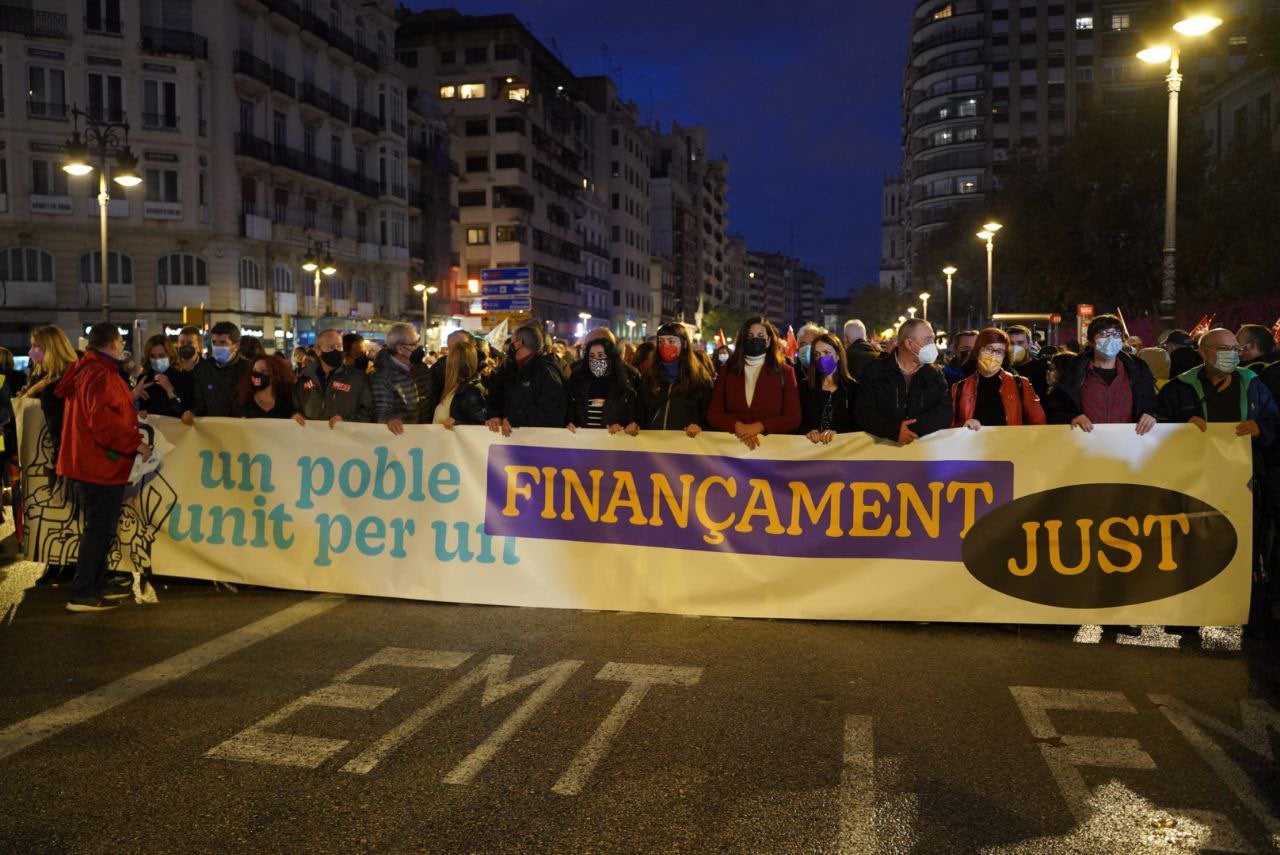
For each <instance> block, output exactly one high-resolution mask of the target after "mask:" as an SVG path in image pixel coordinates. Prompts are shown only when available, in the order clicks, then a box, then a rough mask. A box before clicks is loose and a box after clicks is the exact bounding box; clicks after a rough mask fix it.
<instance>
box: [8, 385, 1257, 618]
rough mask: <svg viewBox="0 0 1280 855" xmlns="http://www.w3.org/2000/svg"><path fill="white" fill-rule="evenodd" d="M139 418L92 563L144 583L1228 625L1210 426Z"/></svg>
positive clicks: (63, 542) (1216, 436)
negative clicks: (830, 438)
mask: <svg viewBox="0 0 1280 855" xmlns="http://www.w3.org/2000/svg"><path fill="white" fill-rule="evenodd" d="M36 417H37V418H38V410H37V411H36ZM30 418H31V410H30V409H28V410H27V412H26V417H25V418H24V421H25V422H26V423H27V425H28V427H29V426H30V424H31V422H30ZM153 424H154V425H156V427H157V428H158V429H159V430H160V431H161V432H163V434H164V435H165V436H167V437H168V439H169V440H170V441H171V442H172V443H173V445H174V448H173V450H172V451H171V452H170V453H169V454H168V455H167V457H166V458H165V461H164V465H163V466H162V467H161V469H160V472H159V473H158V475H157V476H155V477H153V478H152V479H151V480H149V481H148V482H147V483H145V484H144V485H142V486H141V487H140V488H139V489H138V490H136V491H135V494H134V496H133V498H132V499H131V504H130V509H131V510H130V511H129V512H128V513H127V514H126V518H125V520H124V522H123V523H122V529H121V548H120V549H118V550H117V551H116V553H115V555H116V557H117V559H119V560H121V561H124V562H126V563H130V566H133V567H143V566H145V564H146V557H147V552H148V550H149V555H150V566H151V568H152V569H153V571H154V572H155V573H159V574H170V575H178V576H186V577H195V578H203V579H211V580H219V581H228V582H243V583H253V584H259V585H269V586H276V587H281V588H294V589H302V590H313V591H331V592H338V593H350V594H369V595H377V596H390V597H406V598H412V599H423V600H442V601H452V602H469V603H494V604H504V605H523V606H543V607H554V608H586V609H617V610H626V611H655V612H671V613H681V614H706V615H732V616H745V617H781V618H818V619H865V620H915V621H997V622H1026V623H1060V624H1079V623H1092V624H1176V625H1227V624H1239V623H1242V622H1244V620H1245V619H1246V617H1247V612H1248V600H1249V574H1250V561H1249V555H1250V549H1251V526H1252V516H1251V498H1250V490H1249V479H1250V477H1251V450H1250V446H1249V441H1248V439H1245V438H1240V437H1236V436H1235V435H1234V433H1233V430H1232V426H1229V425H1222V426H1212V427H1211V428H1210V429H1209V431H1208V433H1206V434H1202V433H1200V432H1199V431H1198V430H1197V429H1196V428H1194V427H1190V426H1160V427H1158V428H1157V429H1156V430H1155V431H1154V432H1152V433H1151V434H1149V435H1147V436H1145V437H1138V436H1136V435H1135V434H1134V432H1133V428H1132V427H1131V426H1115V427H1099V428H1097V429H1096V430H1095V431H1094V432H1093V433H1092V434H1083V433H1081V432H1079V431H1072V430H1070V429H1068V428H1067V427H1065V426H1063V427H1058V426H1047V427H1012V428H987V429H984V430H982V431H980V432H977V433H974V432H971V431H967V430H951V431H944V432H942V433H940V434H935V435H933V436H929V437H925V438H924V439H922V440H920V441H917V442H915V443H913V444H912V445H910V446H907V447H903V448H899V447H897V446H896V445H893V444H890V443H885V442H881V441H876V440H874V439H872V438H871V437H869V436H867V435H865V434H848V435H841V436H839V437H837V439H836V440H835V441H834V442H833V443H832V444H831V445H829V446H819V445H813V444H811V443H810V442H808V441H807V440H806V439H804V438H803V437H791V436H770V437H765V438H764V442H763V444H762V446H761V447H760V448H759V449H757V450H755V451H754V452H749V451H747V450H746V449H745V448H744V447H743V446H742V445H741V443H739V442H738V441H737V440H736V439H734V438H733V437H732V436H729V435H724V434H714V433H704V434H702V435H701V436H698V437H696V438H689V437H687V436H685V435H684V434H683V433H678V432H670V433H668V432H644V433H641V435H640V436H638V437H630V436H626V435H621V434H620V435H616V436H610V435H608V434H607V433H605V432H603V431H580V432H578V433H577V434H571V433H569V432H568V431H567V430H550V429H524V430H517V431H515V433H514V435H513V436H512V437H510V438H503V437H501V436H499V435H496V434H493V433H490V432H489V431H487V430H485V429H483V428H458V429H456V430H454V431H447V430H444V429H443V428H439V427H434V426H409V427H406V430H405V433H404V435H403V436H399V437H396V436H392V435H391V434H390V433H389V432H388V431H387V429H386V428H385V427H383V426H381V425H354V424H340V425H338V426H337V427H336V429H334V430H330V429H329V428H328V426H327V425H326V424H324V423H318V422H317V423H312V424H309V425H308V426H307V427H305V428H304V427H300V426H298V425H297V424H295V423H294V422H291V421H269V420H255V421H243V420H234V419H204V420H201V421H199V422H198V423H197V424H196V425H195V426H194V427H191V428H188V427H185V426H183V425H182V424H180V423H179V422H177V421H174V420H169V419H156V420H153ZM27 433H28V434H29V433H30V431H29V430H28V431H27ZM36 445H38V444H36V443H33V442H32V441H31V440H28V441H26V442H24V443H23V446H24V457H30V456H31V455H32V454H33V452H31V451H30V450H29V447H31V446H36ZM41 460H42V458H41V456H40V455H39V454H38V453H36V454H35V460H34V461H30V460H29V461H26V465H24V472H27V471H34V470H32V464H33V463H34V464H35V468H36V470H38V469H39V465H40V463H41ZM27 481H29V482H30V484H29V487H30V490H29V492H28V499H29V501H30V504H29V510H28V518H29V520H34V521H37V522H38V524H39V527H40V532H39V536H38V537H33V538H29V539H28V542H27V545H28V549H29V550H30V552H31V557H33V558H35V559H37V560H44V558H45V557H46V556H48V555H50V554H52V553H51V551H50V546H51V545H52V546H53V547H54V548H55V549H56V550H57V551H58V554H59V555H60V556H62V557H63V558H64V559H65V557H66V554H67V551H68V544H71V545H72V546H73V545H74V526H73V525H71V524H70V522H69V521H70V518H71V517H72V516H73V515H74V514H73V510H74V509H71V508H69V506H66V505H65V500H60V501H63V504H62V505H58V502H54V503H53V506H49V505H48V503H47V502H46V504H45V505H42V504H41V501H38V500H37V501H31V500H36V499H37V495H38V496H40V497H43V498H44V499H48V497H49V496H50V495H55V494H58V491H56V490H55V489H54V488H52V487H48V486H47V485H45V489H43V490H42V489H41V488H42V485H41V484H40V483H38V482H39V479H38V478H34V479H33V478H28V479H27ZM58 495H60V494H58Z"/></svg>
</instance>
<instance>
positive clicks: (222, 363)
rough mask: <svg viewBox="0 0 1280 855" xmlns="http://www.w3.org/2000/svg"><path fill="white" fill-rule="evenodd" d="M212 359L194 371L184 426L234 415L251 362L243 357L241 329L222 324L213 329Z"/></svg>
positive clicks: (210, 339) (228, 322)
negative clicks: (240, 387)
mask: <svg viewBox="0 0 1280 855" xmlns="http://www.w3.org/2000/svg"><path fill="white" fill-rule="evenodd" d="M209 342H210V351H211V352H212V354H213V358H212V359H201V360H200V361H199V362H197V363H196V367H195V368H194V369H192V373H191V379H192V391H191V401H190V402H188V406H189V407H190V409H188V410H187V411H186V412H184V413H183V414H182V423H183V424H186V425H190V424H193V423H194V422H195V420H196V418H203V417H205V416H224V417H225V416H230V415H232V412H231V410H232V406H233V405H234V404H235V398H236V389H237V387H239V385H240V381H241V379H242V378H243V377H244V375H245V374H246V373H248V371H249V360H247V359H244V358H243V357H241V356H240V353H239V350H240V327H238V326H236V325H235V324H233V323H231V322H230V321H219V322H218V323H216V324H214V325H213V329H211V330H209Z"/></svg>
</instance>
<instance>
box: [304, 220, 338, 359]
mask: <svg viewBox="0 0 1280 855" xmlns="http://www.w3.org/2000/svg"><path fill="white" fill-rule="evenodd" d="M322 252H323V253H324V256H323V257H322V256H321V255H320V253H322ZM302 269H303V270H305V271H307V272H308V273H314V274H315V276H314V277H313V285H314V288H315V305H313V306H312V307H311V308H312V312H313V314H314V315H315V331H314V332H315V335H317V336H319V335H320V275H321V274H324V275H325V276H332V275H333V274H335V273H337V272H338V268H336V267H334V266H333V255H332V254H331V253H330V252H329V242H328V241H327V240H324V241H320V240H317V241H313V240H312V239H311V238H309V237H308V238H307V257H306V259H304V260H303V262H302Z"/></svg>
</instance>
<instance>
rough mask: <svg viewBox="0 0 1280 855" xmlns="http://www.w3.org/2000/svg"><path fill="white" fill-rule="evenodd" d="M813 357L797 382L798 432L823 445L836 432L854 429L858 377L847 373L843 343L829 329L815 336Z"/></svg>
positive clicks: (828, 441)
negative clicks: (798, 390) (827, 331)
mask: <svg viewBox="0 0 1280 855" xmlns="http://www.w3.org/2000/svg"><path fill="white" fill-rule="evenodd" d="M812 357H813V358H812V359H810V360H809V370H808V372H807V373H806V375H805V379H804V380H803V381H802V382H801V383H800V412H801V417H800V432H801V433H802V434H804V435H805V436H807V437H808V438H809V441H810V442H813V443H822V444H823V445H826V444H828V443H830V442H831V440H833V439H835V437H836V434H838V433H848V432H849V431H852V430H854V426H853V402H854V399H855V398H856V397H857V393H858V381H856V380H854V379H853V377H851V376H850V375H849V367H848V365H847V363H846V361H845V352H844V345H842V344H841V343H840V339H838V338H836V337H835V336H834V335H832V334H831V333H826V332H824V333H821V334H819V335H817V336H815V337H814V339H813V352H812Z"/></svg>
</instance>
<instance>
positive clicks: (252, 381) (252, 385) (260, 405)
mask: <svg viewBox="0 0 1280 855" xmlns="http://www.w3.org/2000/svg"><path fill="white" fill-rule="evenodd" d="M296 382H297V378H296V377H295V375H294V373H293V368H292V367H291V366H290V365H289V361H288V360H287V359H285V358H284V357H283V356H276V355H272V354H264V355H263V356H259V357H258V358H257V359H255V360H254V361H253V362H252V363H251V364H250V366H249V371H248V373H246V374H245V375H244V379H243V380H242V381H241V383H240V387H239V388H238V389H237V390H236V406H235V415H236V416H239V417H240V418H245V419H291V418H293V414H294V406H293V387H294V384H295V383H296Z"/></svg>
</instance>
